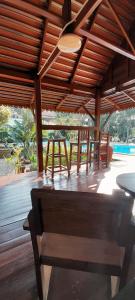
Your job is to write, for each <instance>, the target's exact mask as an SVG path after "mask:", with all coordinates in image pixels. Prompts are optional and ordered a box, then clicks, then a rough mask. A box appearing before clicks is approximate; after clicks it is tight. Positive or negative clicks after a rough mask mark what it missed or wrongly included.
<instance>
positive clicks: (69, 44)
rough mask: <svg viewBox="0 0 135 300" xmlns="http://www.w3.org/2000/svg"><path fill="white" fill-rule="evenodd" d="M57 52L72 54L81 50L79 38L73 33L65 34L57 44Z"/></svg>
mask: <svg viewBox="0 0 135 300" xmlns="http://www.w3.org/2000/svg"><path fill="white" fill-rule="evenodd" d="M57 46H58V48H59V50H60V51H61V52H64V53H73V52H76V51H78V50H79V49H80V48H81V38H80V37H79V36H78V35H77V34H75V33H65V34H64V35H62V36H61V37H60V39H59V41H58V44H57Z"/></svg>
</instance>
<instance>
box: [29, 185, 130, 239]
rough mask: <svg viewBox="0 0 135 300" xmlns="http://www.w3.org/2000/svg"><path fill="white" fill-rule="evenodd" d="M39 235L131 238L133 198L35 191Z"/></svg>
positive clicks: (33, 191) (73, 192) (34, 210)
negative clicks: (48, 233)
mask: <svg viewBox="0 0 135 300" xmlns="http://www.w3.org/2000/svg"><path fill="white" fill-rule="evenodd" d="M31 197H32V206H33V212H34V220H35V224H36V226H35V227H36V234H42V233H43V232H51V233H59V234H67V235H75V236H82V237H88V238H100V239H107V240H119V241H121V242H122V243H123V242H124V240H125V238H126V237H127V234H128V233H127V230H128V225H129V222H130V219H131V211H132V205H133V199H132V198H131V197H126V196H125V195H124V193H122V194H121V193H116V192H115V193H114V195H105V194H98V193H88V192H87V193H86V192H75V191H58V190H52V191H49V190H48V191H46V190H44V189H33V190H32V192H31Z"/></svg>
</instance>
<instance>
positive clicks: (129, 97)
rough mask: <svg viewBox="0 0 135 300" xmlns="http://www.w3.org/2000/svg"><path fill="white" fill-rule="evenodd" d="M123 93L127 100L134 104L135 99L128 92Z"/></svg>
mask: <svg viewBox="0 0 135 300" xmlns="http://www.w3.org/2000/svg"><path fill="white" fill-rule="evenodd" d="M123 93H124V94H125V95H126V96H127V97H128V99H130V100H131V101H132V102H135V99H134V98H133V97H132V96H131V95H130V94H129V93H128V92H125V91H123Z"/></svg>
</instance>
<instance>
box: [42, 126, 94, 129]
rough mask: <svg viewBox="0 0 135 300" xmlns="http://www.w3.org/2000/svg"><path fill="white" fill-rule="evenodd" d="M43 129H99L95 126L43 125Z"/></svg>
mask: <svg viewBox="0 0 135 300" xmlns="http://www.w3.org/2000/svg"><path fill="white" fill-rule="evenodd" d="M42 130H97V127H94V126H68V125H42Z"/></svg>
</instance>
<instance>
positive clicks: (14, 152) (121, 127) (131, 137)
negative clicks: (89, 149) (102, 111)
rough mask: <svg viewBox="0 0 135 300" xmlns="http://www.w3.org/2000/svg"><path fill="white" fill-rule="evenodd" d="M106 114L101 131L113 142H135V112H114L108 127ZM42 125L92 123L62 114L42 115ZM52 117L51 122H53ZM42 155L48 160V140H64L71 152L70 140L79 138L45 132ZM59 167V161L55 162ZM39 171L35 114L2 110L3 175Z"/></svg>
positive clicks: (0, 156)
mask: <svg viewBox="0 0 135 300" xmlns="http://www.w3.org/2000/svg"><path fill="white" fill-rule="evenodd" d="M106 117H107V115H105V116H101V124H100V128H102V129H104V131H109V132H110V134H111V137H112V141H113V142H119V143H125V144H128V143H134V142H135V109H132V110H127V111H121V112H115V113H113V114H112V116H111V118H110V119H109V121H108V123H107V124H106V128H103V124H104V120H105V119H106ZM42 118H43V123H44V124H48V123H49V122H51V124H52V122H53V123H55V124H59V125H65V124H68V125H80V126H83V125H87V126H93V122H92V120H91V118H90V117H88V116H87V115H81V114H68V113H60V112H55V113H54V112H53V113H51V112H45V113H44V112H43V114H42ZM51 118H52V119H51ZM42 134H43V155H44V160H45V155H46V145H47V139H48V138H52V137H64V138H65V139H66V141H67V150H68V153H69V148H70V147H69V146H70V140H71V139H74V140H75V139H76V137H75V133H74V132H72V131H64V130H62V131H60V132H58V131H57V133H56V132H54V131H48V132H47V131H43V133H42ZM56 164H57V161H56ZM36 169H37V158H36V128H35V121H34V116H33V113H32V111H31V110H30V109H24V108H15V107H7V106H1V107H0V175H8V174H13V173H20V172H24V171H25V172H26V171H33V170H36Z"/></svg>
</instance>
